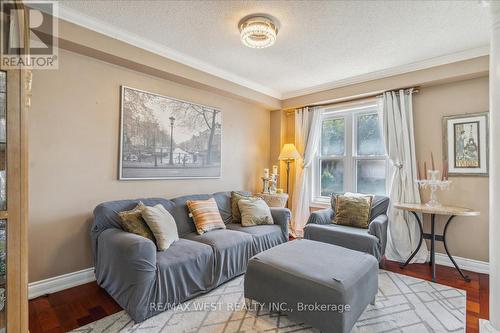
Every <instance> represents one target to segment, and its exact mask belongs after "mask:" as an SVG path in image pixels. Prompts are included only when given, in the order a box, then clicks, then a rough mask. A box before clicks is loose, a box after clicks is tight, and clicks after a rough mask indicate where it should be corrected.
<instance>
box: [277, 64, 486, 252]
mask: <svg viewBox="0 0 500 333" xmlns="http://www.w3.org/2000/svg"><path fill="white" fill-rule="evenodd" d="M479 59H481V66H479V67H478V68H477V69H475V70H471V71H470V73H469V74H468V75H467V76H466V79H463V77H462V79H459V80H458V81H457V76H455V75H453V76H449V77H448V78H449V79H450V80H451V79H452V78H454V80H452V82H448V81H450V80H448V79H446V76H442V77H441V79H442V80H440V81H439V83H438V84H436V82H435V81H433V77H435V76H434V75H433V73H432V71H428V70H426V73H425V74H426V75H425V76H422V73H415V72H414V73H408V74H406V75H404V77H401V76H398V77H395V78H394V81H393V80H391V78H385V79H381V80H375V81H370V82H367V83H365V84H363V83H359V84H356V85H354V86H351V87H344V88H342V91H341V92H339V91H337V90H332V91H330V93H331V94H328V93H326V92H325V93H320V94H318V95H317V96H316V98H321V100H316V99H314V98H312V97H311V96H309V98H312V99H308V100H307V101H308V102H309V103H318V102H321V101H323V100H330V99H334V98H340V99H344V98H347V97H349V96H354V95H358V94H360V95H363V94H364V93H366V94H368V93H371V92H373V91H377V90H382V91H383V90H387V89H390V87H396V85H395V84H397V83H398V82H403V81H404V82H414V83H415V85H422V86H421V88H420V92H419V93H418V94H415V95H414V102H413V112H414V121H415V123H414V124H415V145H416V151H417V159H418V160H419V161H421V163H423V161H424V160H425V159H426V160H427V161H428V165H429V163H430V154H431V151H432V152H433V154H434V157H435V159H436V161H441V160H442V144H443V141H442V140H443V139H442V117H443V116H447V115H458V114H464V113H475V112H483V111H487V110H488V77H487V76H485V72H484V70H483V69H484V68H483V67H484V66H486V65H487V62H486V63H485V62H484V60H485V58H479ZM464 64H465V66H464ZM464 64H462V65H460V66H449V65H447V68H446V69H447V70H450V68H451V72H453V73H457V72H462V71H463V70H464V67H467V66H470V65H471V63H470V62H464ZM476 65H477V64H476ZM476 70H477V72H475V71H476ZM441 72H442V70H440V71H437V73H441ZM451 72H450V73H449V74H451ZM477 76H479V77H477ZM470 77H473V78H472V79H471V78H470ZM443 82H445V83H443ZM294 103H297V101H296V100H294V101H291V100H288V101H284V104H289V105H291V104H293V105H294ZM291 118H293V116H292V117H291ZM288 125H289V126H288V127H287V135H286V136H287V137H289V138H290V137H292V138H293V122H289V123H288ZM439 165H440V164H439ZM451 180H452V181H453V185H452V188H451V189H450V190H449V191H447V192H440V193H439V198H440V200H441V201H442V202H443V203H445V204H450V205H457V206H464V207H470V208H473V209H477V210H478V211H480V212H481V215H480V216H479V217H471V218H465V217H457V218H455V220H454V221H453V225H451V226H450V228H449V230H448V248H449V250H450V251H451V252H452V254H454V255H457V256H460V257H464V258H469V259H475V260H481V261H488V207H489V206H488V200H489V199H488V188H489V187H488V178H487V177H453V178H451ZM422 196H423V199H424V200H427V198H428V191H427V190H423V191H422ZM445 222H446V221H445V220H444V219H441V218H440V219H438V224H437V232H438V233H442V230H443V228H444V223H445ZM424 229H425V230H426V231H427V232H428V231H430V221H428V220H427V219H426V220H425V221H424ZM436 251H438V252H441V253H444V248H443V246H442V243H441V242H437V247H436Z"/></svg>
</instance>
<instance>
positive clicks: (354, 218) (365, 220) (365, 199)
mask: <svg viewBox="0 0 500 333" xmlns="http://www.w3.org/2000/svg"><path fill="white" fill-rule="evenodd" d="M372 201H373V196H371V195H355V196H350V195H335V218H334V220H333V223H335V224H338V225H345V226H349V227H356V228H365V229H366V228H368V225H369V224H370V212H371V207H372Z"/></svg>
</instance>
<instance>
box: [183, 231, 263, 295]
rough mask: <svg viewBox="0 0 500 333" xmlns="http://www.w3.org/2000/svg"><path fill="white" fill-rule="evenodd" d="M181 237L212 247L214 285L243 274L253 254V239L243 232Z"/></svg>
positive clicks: (210, 233)
mask: <svg viewBox="0 0 500 333" xmlns="http://www.w3.org/2000/svg"><path fill="white" fill-rule="evenodd" d="M183 237H184V238H185V239H189V240H192V241H196V242H200V243H203V244H207V245H210V246H211V247H212V250H213V252H214V254H215V276H216V278H215V285H219V284H221V283H223V282H225V281H227V280H229V279H231V278H233V277H235V276H238V275H240V274H243V273H245V270H246V267H247V262H248V259H250V257H252V255H253V254H254V253H253V243H252V242H253V238H252V236H251V235H250V234H248V233H244V232H239V231H233V230H227V229H225V230H213V231H211V232H207V233H204V234H203V235H198V234H197V233H195V232H192V233H189V234H187V235H184V236H183ZM215 285H214V286H215Z"/></svg>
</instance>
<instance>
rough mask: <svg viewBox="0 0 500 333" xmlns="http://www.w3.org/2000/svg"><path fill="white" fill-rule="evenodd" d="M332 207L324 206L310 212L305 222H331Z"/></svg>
mask: <svg viewBox="0 0 500 333" xmlns="http://www.w3.org/2000/svg"><path fill="white" fill-rule="evenodd" d="M332 219H333V209H331V208H326V209H321V210H317V211H315V212H312V213H311V215H309V219H308V220H307V223H306V224H332Z"/></svg>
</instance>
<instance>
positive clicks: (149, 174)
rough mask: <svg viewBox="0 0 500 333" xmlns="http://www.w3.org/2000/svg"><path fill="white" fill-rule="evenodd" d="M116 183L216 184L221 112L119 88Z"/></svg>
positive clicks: (218, 170) (128, 88)
mask: <svg viewBox="0 0 500 333" xmlns="http://www.w3.org/2000/svg"><path fill="white" fill-rule="evenodd" d="M120 91H121V95H120V134H119V135H120V138H119V141H120V142H119V145H120V146H119V163H118V179H119V180H154V179H200V178H220V177H221V169H222V168H221V164H222V111H221V110H220V109H218V108H215V107H211V106H207V105H202V104H197V103H193V102H188V101H183V100H180V99H176V98H172V97H168V96H163V95H160V94H156V93H152V92H147V91H144V90H140V89H136V88H131V87H127V86H123V85H122V86H121V87H120Z"/></svg>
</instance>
